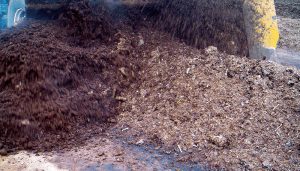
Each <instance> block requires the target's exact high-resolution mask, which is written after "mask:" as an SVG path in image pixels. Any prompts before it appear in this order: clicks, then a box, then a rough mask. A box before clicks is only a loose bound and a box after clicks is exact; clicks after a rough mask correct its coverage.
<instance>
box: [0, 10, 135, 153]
mask: <svg viewBox="0 0 300 171" xmlns="http://www.w3.org/2000/svg"><path fill="white" fill-rule="evenodd" d="M82 5H83V4H79V5H78V6H79V7H82ZM83 8H87V9H88V8H89V7H87V6H84V7H83ZM82 11H83V12H84V14H86V13H89V11H88V12H86V10H82ZM77 12H78V11H77V9H74V8H73V7H70V11H68V13H66V15H65V16H63V17H64V18H63V19H64V20H63V21H46V22H42V21H26V23H25V24H24V25H22V26H20V27H18V28H15V29H13V30H8V31H6V32H4V33H2V34H1V35H0V41H1V44H0V49H1V50H0V56H1V59H0V99H1V100H0V113H1V118H0V140H1V143H2V144H3V145H4V147H5V148H8V149H12V148H13V149H14V148H21V149H22V148H33V146H35V145H38V144H39V143H40V145H46V146H48V145H49V144H47V143H41V142H43V141H49V140H51V146H55V145H56V141H58V140H59V139H67V138H68V136H69V135H71V133H72V131H74V130H76V129H80V128H81V127H82V126H85V125H86V124H88V123H93V124H97V123H100V124H101V123H104V122H108V119H109V118H111V117H113V116H115V115H116V114H117V111H116V106H117V105H118V103H119V101H120V100H118V99H116V97H117V96H118V94H119V92H120V91H124V90H125V89H126V87H128V86H129V85H130V82H132V81H133V80H134V79H135V77H134V73H135V70H136V66H138V65H135V64H134V62H135V60H134V59H133V58H135V56H134V55H131V54H130V53H129V50H123V49H119V45H118V42H114V40H119V39H121V37H122V36H121V34H116V30H115V29H112V28H113V26H112V25H111V24H110V23H113V22H109V17H108V15H106V14H105V13H104V12H103V13H101V12H100V11H98V12H99V13H97V15H88V16H89V18H80V17H84V15H78V13H77ZM95 24H98V25H97V27H96V26H95ZM63 25H65V26H66V27H62V26H63ZM70 27H73V28H74V29H73V30H70ZM76 33H77V34H76ZM78 33H81V34H78ZM78 40H79V42H80V43H78ZM87 40H91V41H90V42H89V44H81V43H84V42H87ZM125 57H126V59H127V60H124V59H123V58H125ZM123 67H125V68H126V72H127V71H128V72H129V75H126V76H124V74H122V72H120V68H123ZM132 75H133V76H132ZM100 126H101V125H100ZM48 135H49V136H51V138H49V137H47V136H48Z"/></svg>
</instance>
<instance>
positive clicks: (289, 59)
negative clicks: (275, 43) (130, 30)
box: [271, 49, 300, 69]
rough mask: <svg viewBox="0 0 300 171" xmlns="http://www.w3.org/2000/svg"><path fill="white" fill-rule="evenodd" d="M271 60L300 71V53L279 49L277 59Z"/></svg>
mask: <svg viewBox="0 0 300 171" xmlns="http://www.w3.org/2000/svg"><path fill="white" fill-rule="evenodd" d="M271 60H272V61H274V62H277V63H280V64H282V65H286V66H293V67H296V68H298V69H300V52H296V51H293V50H290V49H289V50H287V49H277V50H276V57H274V58H273V59H271Z"/></svg>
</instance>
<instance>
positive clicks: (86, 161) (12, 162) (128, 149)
mask: <svg viewBox="0 0 300 171" xmlns="http://www.w3.org/2000/svg"><path fill="white" fill-rule="evenodd" d="M6 170H11V171H14V170H15V171H31V170H53V171H56V170H58V171H65V170H71V171H73V170H77V171H98V170H104V171H123V170H128V171H129V170H157V171H160V170H174V171H177V170H192V171H203V170H208V168H205V167H202V166H201V165H199V164H195V163H193V164H192V163H190V164H187V163H181V162H177V161H176V158H175V156H174V154H172V153H170V154H166V153H162V152H160V151H159V150H158V149H155V148H154V147H151V146H147V145H143V146H139V145H130V144H128V143H125V142H123V141H121V140H112V139H110V138H103V137H98V138H93V139H91V140H89V141H88V142H87V144H86V145H84V146H82V147H78V148H75V149H70V150H66V151H65V150H62V151H57V152H51V153H32V152H28V151H21V152H18V153H16V154H11V155H9V156H5V157H4V156H2V157H0V171H6Z"/></svg>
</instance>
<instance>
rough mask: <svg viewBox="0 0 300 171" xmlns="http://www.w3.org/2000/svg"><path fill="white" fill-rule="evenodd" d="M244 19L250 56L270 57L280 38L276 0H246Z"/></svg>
mask: <svg viewBox="0 0 300 171" xmlns="http://www.w3.org/2000/svg"><path fill="white" fill-rule="evenodd" d="M244 19H245V26H246V31H247V38H248V44H249V49H250V57H252V58H258V59H261V58H262V57H267V58H270V55H272V52H270V51H272V50H275V49H276V48H277V44H278V40H279V30H278V23H277V18H276V10H275V3H274V0H245V2H244Z"/></svg>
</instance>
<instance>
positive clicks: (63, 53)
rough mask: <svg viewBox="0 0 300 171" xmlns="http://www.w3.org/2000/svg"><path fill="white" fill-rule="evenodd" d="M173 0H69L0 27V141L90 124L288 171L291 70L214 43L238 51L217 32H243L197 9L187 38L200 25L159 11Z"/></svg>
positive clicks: (185, 158) (293, 156) (298, 80)
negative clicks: (109, 4) (111, 1)
mask: <svg viewBox="0 0 300 171" xmlns="http://www.w3.org/2000/svg"><path fill="white" fill-rule="evenodd" d="M229 1H230V0H228V2H229ZM166 2H172V1H166ZM173 2H174V3H173V4H172V3H166V4H165V2H163V3H162V4H164V5H163V6H165V5H167V7H165V8H162V7H161V4H158V5H157V4H156V5H154V6H151V5H149V6H147V5H146V6H140V7H133V6H131V7H130V8H126V9H125V8H118V7H117V8H113V9H114V10H115V11H114V12H112V13H111V14H113V15H114V16H115V18H118V19H120V20H112V19H111V18H112V17H110V15H111V14H109V13H107V12H106V11H103V8H102V7H99V8H97V7H95V6H89V5H88V4H85V3H82V2H79V3H78V4H73V5H71V6H70V7H68V8H67V9H69V10H67V11H66V13H64V14H63V15H61V17H60V19H59V20H56V21H51V22H50V21H47V22H43V21H36V20H28V21H26V23H25V24H24V25H23V26H22V27H17V28H15V29H14V30H10V31H8V32H5V33H1V35H0V42H1V44H0V49H1V50H0V56H1V59H0V116H1V117H0V140H1V143H3V144H0V149H1V148H2V149H3V147H4V149H20V148H27V149H28V148H35V146H36V145H37V144H38V143H39V146H42V147H48V146H56V145H60V144H61V143H70V141H69V140H70V139H73V140H74V139H75V142H76V141H77V140H76V139H77V135H79V134H82V135H83V136H85V135H86V133H87V132H89V131H90V130H91V127H92V128H96V127H100V128H102V130H106V131H108V134H109V135H111V136H115V137H118V138H120V137H121V138H122V140H124V139H125V140H126V139H127V140H128V141H130V142H131V143H134V144H138V145H145V144H148V143H150V144H151V145H155V146H156V147H155V149H161V150H162V151H164V152H166V153H168V154H174V153H175V154H176V156H177V157H178V158H177V159H178V161H180V162H191V161H192V162H197V163H203V164H208V165H209V166H213V167H215V168H218V169H220V168H226V169H231V170H251V169H252V170H261V169H263V168H264V169H269V170H299V169H298V168H299V163H300V161H299V147H300V145H299V142H300V139H299V131H300V126H299V121H300V115H299V113H300V100H299V99H300V73H299V70H297V69H295V68H291V67H285V66H281V65H279V64H276V63H272V62H267V61H257V60H249V59H247V58H246V57H242V56H234V55H228V54H227V53H223V52H224V51H226V52H229V53H230V52H231V53H232V54H244V51H243V47H244V44H246V42H244V41H242V40H243V39H244V35H243V34H240V35H241V37H240V39H239V37H235V36H232V39H231V37H230V36H229V35H239V33H240V32H243V29H242V28H239V23H237V21H236V20H237V19H236V18H235V19H233V20H232V21H231V22H229V23H226V22H225V23H222V22H219V21H213V22H208V21H209V20H208V19H205V18H204V20H203V21H205V22H203V23H202V24H204V25H205V27H208V29H205V30H206V31H208V33H207V36H205V35H206V34H205V30H202V32H198V33H196V35H197V36H196V37H197V38H192V37H191V36H192V35H193V34H192V32H193V31H195V30H197V29H200V28H203V27H204V26H203V25H201V24H199V23H201V21H199V22H196V25H195V28H194V29H189V28H187V27H186V26H185V25H188V24H190V22H191V21H189V20H187V21H186V22H184V18H179V19H178V21H177V24H179V26H180V27H175V26H176V21H174V23H173V22H167V21H170V20H173V18H172V17H171V16H170V15H168V14H167V13H168V12H170V14H174V15H175V16H180V14H181V12H184V11H177V10H176V9H178V8H177V7H178V4H177V5H176V3H175V2H178V1H173ZM190 2H195V1H190ZM230 2H231V1H230ZM192 4H193V3H192ZM226 4H227V1H226ZM180 5H182V4H181V3H179V6H180ZM213 5H215V4H214V3H213ZM187 6H189V5H187ZM89 8H91V9H95V8H96V10H99V11H98V12H97V13H96V14H95V13H93V12H92V11H94V10H92V11H90V10H89ZM195 8H198V7H195ZM187 9H188V8H187ZM116 11H117V13H115V12H116ZM237 11H240V10H237ZM203 12H204V11H203ZM206 12H209V14H211V15H210V16H213V15H214V14H215V13H214V14H212V13H210V11H209V10H208V11H206ZM154 13H157V14H154ZM204 13H205V12H204ZM238 13H239V12H238ZM75 16H76V17H75ZM99 17H100V18H99ZM168 17H171V18H168ZM214 20H216V18H214ZM153 21H154V22H153ZM164 21H165V25H161V27H159V28H153V26H157V25H158V23H164ZM94 22H96V23H97V24H98V26H96V25H94V24H93V23H94ZM197 23H198V24H197ZM209 26H211V27H209ZM231 26H232V27H231ZM236 26H237V27H236ZM228 27H229V29H228ZM170 28H173V29H170ZM180 28H182V29H180ZM98 29H99V30H98ZM213 30H215V31H217V33H216V34H217V35H219V36H221V37H218V36H216V37H215V36H214V34H213ZM233 30H235V31H233ZM184 31H186V33H188V34H181V33H183V32H184ZM203 35H204V37H203V39H198V38H201V37H202V36H203ZM221 39H224V40H221ZM188 40H190V41H188ZM220 41H228V42H227V43H219V44H218V42H220ZM239 41H241V42H240V43H238V42H239ZM232 42H233V43H232ZM198 43H199V44H198ZM228 43H229V44H228ZM187 44H190V45H193V46H194V47H193V46H189V45H187ZM208 45H215V46H218V47H219V49H218V48H216V47H214V46H209V47H206V46H208ZM196 47H206V48H205V49H197V48H196ZM245 51H246V50H245ZM116 115H117V116H116ZM107 123H108V124H107ZM111 123H114V125H110V124H111ZM89 126H91V127H89ZM108 126H112V127H110V129H108V130H107V128H108ZM85 137H86V138H90V136H85ZM2 146H3V147H2ZM99 148H100V147H99Z"/></svg>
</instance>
